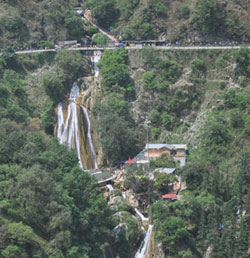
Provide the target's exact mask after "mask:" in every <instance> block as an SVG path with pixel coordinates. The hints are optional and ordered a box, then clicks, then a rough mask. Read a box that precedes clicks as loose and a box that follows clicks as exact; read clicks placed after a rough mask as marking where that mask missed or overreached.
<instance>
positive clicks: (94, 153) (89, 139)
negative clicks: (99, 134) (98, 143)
mask: <svg viewBox="0 0 250 258" xmlns="http://www.w3.org/2000/svg"><path fill="white" fill-rule="evenodd" d="M81 108H82V111H83V113H84V116H85V117H86V119H87V123H88V133H87V136H88V142H89V146H90V150H91V153H92V156H93V161H94V168H95V169H98V164H97V160H96V151H95V146H94V143H93V139H92V134H91V122H90V116H89V113H88V110H87V109H86V108H85V107H84V106H81Z"/></svg>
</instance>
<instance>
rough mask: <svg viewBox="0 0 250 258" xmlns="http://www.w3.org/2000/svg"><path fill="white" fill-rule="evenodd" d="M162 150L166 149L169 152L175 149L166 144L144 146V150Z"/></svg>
mask: <svg viewBox="0 0 250 258" xmlns="http://www.w3.org/2000/svg"><path fill="white" fill-rule="evenodd" d="M162 148H168V149H169V150H174V149H175V147H174V146H173V145H170V144H166V143H163V144H162V143H159V144H158V143H156V144H146V146H145V149H162Z"/></svg>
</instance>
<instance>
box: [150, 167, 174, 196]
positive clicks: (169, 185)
mask: <svg viewBox="0 0 250 258" xmlns="http://www.w3.org/2000/svg"><path fill="white" fill-rule="evenodd" d="M154 175H155V184H154V186H155V187H156V189H157V190H158V191H159V192H160V194H166V193H168V192H171V191H173V183H174V182H175V181H178V180H177V179H176V177H175V176H172V175H168V174H166V173H161V172H156V173H155V174H154Z"/></svg>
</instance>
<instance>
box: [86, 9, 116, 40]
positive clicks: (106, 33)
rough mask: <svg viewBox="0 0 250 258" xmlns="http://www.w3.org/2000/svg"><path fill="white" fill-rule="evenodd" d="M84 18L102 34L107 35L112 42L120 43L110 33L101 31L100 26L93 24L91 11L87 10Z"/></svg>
mask: <svg viewBox="0 0 250 258" xmlns="http://www.w3.org/2000/svg"><path fill="white" fill-rule="evenodd" d="M84 18H85V19H86V20H87V21H88V22H90V23H91V24H92V25H93V26H94V27H96V28H97V29H98V30H99V31H100V32H101V33H102V34H104V35H106V36H107V37H108V38H110V39H111V40H112V41H114V42H115V43H116V44H117V43H119V41H118V40H117V39H116V38H115V37H114V36H113V35H111V34H110V33H108V32H107V31H105V30H103V29H101V28H100V27H99V26H98V25H96V24H95V23H94V22H93V19H92V14H91V11H90V10H88V9H86V10H85V12H84Z"/></svg>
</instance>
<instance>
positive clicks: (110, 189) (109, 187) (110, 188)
mask: <svg viewBox="0 0 250 258" xmlns="http://www.w3.org/2000/svg"><path fill="white" fill-rule="evenodd" d="M106 186H107V187H108V189H109V200H111V193H112V192H113V191H114V187H113V186H112V185H110V184H108V185H106Z"/></svg>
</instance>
